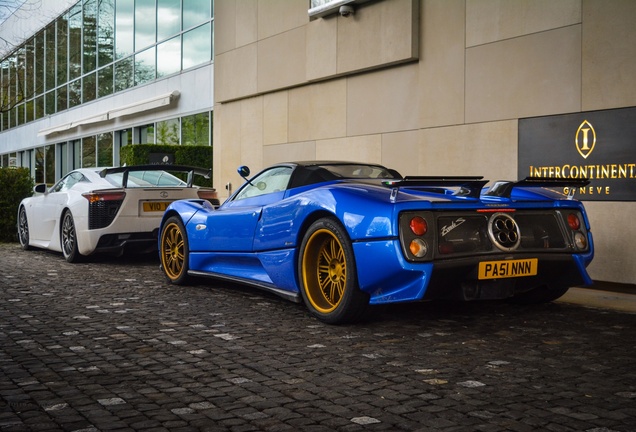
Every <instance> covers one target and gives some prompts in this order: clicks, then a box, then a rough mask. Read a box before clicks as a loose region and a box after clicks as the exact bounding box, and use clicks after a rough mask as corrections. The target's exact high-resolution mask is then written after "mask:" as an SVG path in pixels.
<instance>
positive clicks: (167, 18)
mask: <svg viewBox="0 0 636 432" xmlns="http://www.w3.org/2000/svg"><path fill="white" fill-rule="evenodd" d="M157 24H158V25H157V39H158V40H159V41H162V40H163V39H165V38H168V37H170V36H174V35H176V34H178V33H179V31H180V30H181V1H180V0H157Z"/></svg>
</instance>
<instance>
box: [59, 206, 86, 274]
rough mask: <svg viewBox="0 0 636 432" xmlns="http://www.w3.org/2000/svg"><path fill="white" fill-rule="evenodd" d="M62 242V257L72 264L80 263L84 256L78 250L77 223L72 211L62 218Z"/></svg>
mask: <svg viewBox="0 0 636 432" xmlns="http://www.w3.org/2000/svg"><path fill="white" fill-rule="evenodd" d="M60 242H61V245H62V255H64V259H65V260H66V261H68V262H70V263H76V262H80V261H81V260H82V258H83V256H82V255H81V254H80V253H79V250H78V248H77V231H76V230H75V221H74V220H73V215H72V214H71V212H70V211H66V212H65V213H64V215H63V216H62V229H61V231H60Z"/></svg>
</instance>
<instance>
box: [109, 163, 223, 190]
mask: <svg viewBox="0 0 636 432" xmlns="http://www.w3.org/2000/svg"><path fill="white" fill-rule="evenodd" d="M130 171H178V172H184V173H188V179H187V182H186V183H187V185H188V187H192V185H193V183H194V175H195V174H196V175H200V176H203V177H204V178H205V179H209V178H211V177H212V169H206V168H198V167H191V166H187V165H130V166H122V167H116V168H105V169H103V170H101V171H100V172H99V176H100V177H102V178H104V177H106V176H107V175H108V174H117V173H123V178H122V187H126V186H127V184H128V173H129V172H130Z"/></svg>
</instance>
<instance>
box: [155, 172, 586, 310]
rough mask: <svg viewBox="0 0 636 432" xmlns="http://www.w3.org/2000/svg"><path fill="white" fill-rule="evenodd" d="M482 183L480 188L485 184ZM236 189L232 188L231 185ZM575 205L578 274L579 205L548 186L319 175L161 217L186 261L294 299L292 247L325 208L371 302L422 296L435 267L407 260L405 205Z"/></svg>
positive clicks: (187, 205) (189, 204)
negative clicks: (496, 190) (388, 182)
mask: <svg viewBox="0 0 636 432" xmlns="http://www.w3.org/2000/svg"><path fill="white" fill-rule="evenodd" d="M484 190H486V189H484ZM237 192H238V191H237ZM485 207H486V208H488V207H493V208H499V207H503V208H509V207H513V208H517V209H522V208H532V209H536V208H545V209H554V208H555V207H556V208H563V209H576V210H579V211H581V213H582V214H583V215H584V220H585V221H586V226H587V233H588V240H589V244H590V249H589V251H588V252H586V253H580V254H573V255H572V259H573V260H574V262H575V265H576V267H577V268H578V270H579V272H580V274H581V276H582V278H583V280H584V282H585V283H586V284H591V283H592V280H591V278H590V277H589V275H588V274H587V271H586V269H585V268H586V266H587V265H588V264H589V263H590V262H591V260H592V258H593V255H594V249H593V243H592V234H591V232H590V231H589V223H588V219H587V215H586V214H585V209H584V207H583V205H582V204H581V203H579V202H577V201H571V200H567V199H565V197H564V196H563V195H561V194H558V193H555V192H553V191H550V190H547V189H536V188H521V187H520V188H517V189H515V190H514V193H513V194H512V195H511V196H510V198H501V197H492V196H484V195H482V197H481V199H474V198H469V197H462V196H455V195H451V194H445V195H440V194H437V193H422V192H421V191H419V192H418V191H414V190H410V189H408V188H404V189H401V190H400V191H399V192H398V193H397V195H396V196H395V199H394V200H393V201H392V200H391V188H388V187H384V186H380V185H372V184H362V183H354V182H349V181H335V182H325V183H323V184H313V185H310V186H303V187H299V188H295V189H289V190H287V191H281V192H276V193H272V194H266V195H262V196H258V197H254V198H246V199H242V200H238V201H233V200H232V199H231V198H230V199H229V200H228V201H226V202H225V203H224V204H223V205H221V206H220V207H219V208H218V209H214V208H213V207H212V206H210V205H208V204H205V203H203V202H201V201H200V200H183V201H176V202H174V203H172V204H171V205H170V206H169V207H168V209H167V210H166V213H165V215H164V220H163V221H162V224H161V227H160V229H162V228H163V225H164V223H165V220H166V219H167V218H168V217H170V216H172V215H175V214H176V215H179V216H180V217H181V218H182V220H183V222H184V224H185V226H186V232H187V234H188V240H189V249H190V261H189V268H190V270H191V271H194V272H195V273H201V274H210V275H218V276H226V277H230V278H234V279H236V280H239V281H244V282H249V283H254V284H256V285H261V286H264V287H270V288H275V289H277V290H282V291H285V292H288V293H290V294H292V296H295V298H296V299H297V300H298V299H299V296H298V294H299V292H300V286H299V281H298V280H297V277H298V275H297V273H298V269H297V266H298V250H299V247H300V242H301V241H302V234H303V230H304V229H306V228H307V225H308V221H313V220H314V215H316V214H320V215H322V216H324V215H330V216H333V217H334V218H336V219H337V220H339V221H340V222H341V223H342V225H343V226H344V227H345V229H346V231H347V233H348V235H349V238H350V239H351V241H352V246H353V250H354V256H355V262H356V267H357V276H358V284H359V287H360V289H361V290H362V291H364V292H367V293H368V294H369V296H370V299H369V302H370V304H383V303H394V302H405V301H414V300H420V299H422V298H423V297H424V295H425V293H426V288H427V286H428V284H429V282H430V279H431V275H432V273H433V266H434V264H433V263H432V262H426V263H412V262H408V261H407V260H406V259H405V258H404V255H403V252H402V249H401V245H400V240H399V238H398V235H399V229H398V215H399V213H400V212H401V211H405V210H409V211H412V210H477V209H483V208H485Z"/></svg>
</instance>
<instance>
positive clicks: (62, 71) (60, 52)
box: [57, 15, 68, 84]
mask: <svg viewBox="0 0 636 432" xmlns="http://www.w3.org/2000/svg"><path fill="white" fill-rule="evenodd" d="M67 45H68V20H67V16H66V15H64V16H63V17H62V18H60V19H58V20H57V83H58V84H64V83H66V82H67V81H68V75H67V72H68V71H67V69H68V53H67Z"/></svg>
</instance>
